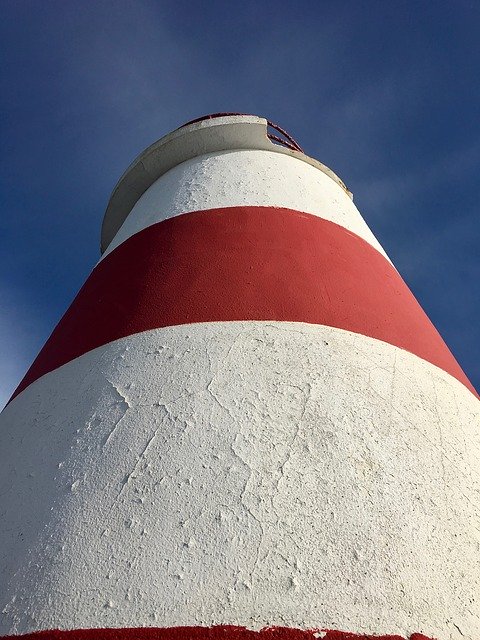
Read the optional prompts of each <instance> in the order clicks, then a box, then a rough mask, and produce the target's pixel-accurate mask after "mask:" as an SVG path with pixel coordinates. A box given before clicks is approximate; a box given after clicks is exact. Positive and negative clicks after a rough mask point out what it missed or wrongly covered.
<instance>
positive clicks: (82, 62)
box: [0, 0, 480, 405]
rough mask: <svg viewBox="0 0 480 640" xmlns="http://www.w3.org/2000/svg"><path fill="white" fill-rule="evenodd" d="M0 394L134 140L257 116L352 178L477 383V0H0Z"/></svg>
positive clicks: (80, 271) (75, 284) (93, 242)
mask: <svg viewBox="0 0 480 640" xmlns="http://www.w3.org/2000/svg"><path fill="white" fill-rule="evenodd" d="M1 8H2V23H1V26H0V43H1V44H0V47H1V49H2V51H1V59H2V61H3V62H2V64H1V67H0V74H1V77H0V95H1V96H2V97H1V101H2V125H1V126H2V134H1V135H2V142H1V145H0V155H1V159H0V160H1V164H0V179H1V198H2V203H1V215H0V405H1V404H2V403H3V402H4V401H6V400H7V399H8V396H9V394H10V393H11V391H12V390H13V388H14V387H15V386H16V384H17V383H18V382H19V380H20V378H21V377H22V376H23V374H24V372H25V370H26V369H27V368H28V366H29V364H30V363H31V361H32V360H33V358H34V357H35V355H36V353H37V352H38V350H39V349H40V348H41V346H42V345H43V343H44V342H45V340H46V338H47V337H48V335H49V334H50V332H51V330H52V329H53V327H54V325H55V324H56V322H57V321H58V319H59V318H60V316H61V315H62V313H63V312H64V310H65V309H66V308H67V306H68V305H69V303H70V301H71V300H72V298H73V297H74V295H75V293H76V292H77V290H78V289H79V287H80V286H81V285H82V283H83V281H84V280H85V278H86V276H87V274H88V273H89V271H90V269H91V268H92V266H93V265H94V264H95V262H96V261H97V259H98V256H99V235H100V225H101V220H102V216H103V213H104V209H105V206H106V203H107V201H108V197H109V194H110V192H111V190H112V188H113V186H114V184H115V182H116V181H117V179H118V177H119V176H120V174H121V173H122V172H123V171H124V169H125V168H126V167H127V165H128V164H129V163H130V161H131V160H132V159H133V158H134V156H135V155H136V154H137V153H139V152H140V151H141V150H143V149H144V148H145V147H146V146H147V145H149V144H150V143H151V142H153V141H154V140H156V139H158V138H159V137H161V136H162V135H164V134H165V133H168V132H169V131H170V130H171V129H174V128H176V127H177V126H179V125H180V124H182V123H183V122H185V121H187V120H190V119H192V118H195V117H197V116H200V115H203V114H205V113H209V112H216V111H239V112H247V113H254V114H257V115H262V116H266V117H268V118H269V119H270V120H273V121H275V122H278V123H279V124H280V125H282V126H283V127H284V128H286V129H287V130H288V131H289V132H290V133H291V134H292V135H293V136H294V137H295V138H296V139H297V140H298V141H299V143H300V144H301V146H303V148H304V149H305V151H306V153H308V154H309V155H312V156H314V157H316V158H318V159H319V160H320V161H321V162H323V163H325V164H327V165H328V166H329V167H331V168H332V169H333V170H334V171H335V172H337V173H338V174H339V175H340V177H341V178H342V179H343V180H344V181H345V182H346V184H347V185H348V186H349V188H350V189H351V190H352V191H353V193H354V199H355V202H356V204H357V206H358V207H359V209H360V211H361V212H362V214H363V215H364V217H365V219H366V220H367V222H368V223H369V225H370V226H371V227H372V229H373V231H374V233H375V234H376V235H377V237H378V238H379V240H380V242H381V243H382V244H383V246H384V248H385V249H386V251H387V253H388V254H389V255H390V257H391V258H392V260H393V262H394V263H395V265H396V266H397V268H398V270H399V271H400V273H401V274H402V275H403V276H404V278H405V279H406V281H407V283H408V284H409V285H410V287H411V289H412V290H413V292H414V293H415V295H416V296H417V298H418V299H419V300H420V302H421V304H422V306H423V307H424V308H425V310H426V311H427V313H428V314H429V316H430V318H431V319H432V321H433V322H434V323H435V324H436V326H437V328H438V329H439V331H440V333H441V334H442V335H443V337H444V338H445V340H446V342H447V344H448V345H449V347H450V348H451V349H452V351H453V352H454V354H455V355H456V357H457V359H458V360H459V362H460V364H461V365H462V367H463V368H464V370H465V371H466V373H467V375H469V377H470V379H471V380H472V382H473V384H474V385H475V386H476V387H477V389H478V388H479V387H480V363H479V352H480V348H479V344H480V325H479V322H478V317H479V314H480V299H479V298H480V296H479V284H478V283H479V282H480V249H479V246H480V229H479V227H480V225H479V211H480V207H479V197H480V180H479V178H480V127H479V121H480V118H479V114H480V83H479V77H480V76H479V74H480V71H479V70H480V44H479V42H480V36H479V34H480V0H474V1H468V0H455V1H453V0H451V1H450V2H445V1H444V2H442V1H441V0H429V1H427V0H415V1H414V0H411V1H409V2H403V1H401V0H398V1H397V0H392V1H391V2H385V1H381V2H376V1H368V0H365V1H363V2H362V1H360V0H355V1H353V0H352V1H342V0H337V1H333V0H332V1H328V2H323V1H321V0H317V1H315V2H302V1H298V2H291V3H289V2H286V1H285V0H278V1H277V2H268V1H264V2H251V1H249V0H245V1H244V2H242V3H233V2H231V3H230V2H225V0H223V1H222V2H216V1H214V2H205V3H197V2H193V1H191V2H185V1H183V0H177V1H175V2H173V1H165V2H162V1H154V0H131V1H127V0H117V1H116V2H112V1H109V2H107V1H104V0H95V1H93V0H82V1H80V0H76V1H73V0H59V1H57V0H35V1H33V0H13V1H9V0H2V2H1Z"/></svg>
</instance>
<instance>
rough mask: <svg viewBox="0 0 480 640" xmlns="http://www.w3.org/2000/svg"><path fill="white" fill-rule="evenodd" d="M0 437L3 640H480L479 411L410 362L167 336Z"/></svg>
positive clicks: (358, 352) (384, 347) (228, 332)
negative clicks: (267, 632) (220, 636)
mask: <svg viewBox="0 0 480 640" xmlns="http://www.w3.org/2000/svg"><path fill="white" fill-rule="evenodd" d="M0 422H1V427H0V428H1V436H2V460H3V462H2V465H1V466H0V487H1V492H2V496H1V504H2V505H3V506H2V512H1V515H0V572H1V574H2V576H4V577H3V578H2V580H1V581H0V611H1V612H2V614H1V623H0V633H3V634H8V633H15V634H17V633H23V632H27V631H33V630H37V629H47V628H52V627H61V628H63V627H65V628H75V627H76V628H78V627H104V626H111V627H115V626H129V627H135V626H142V625H148V626H167V625H182V624H184V625H194V624H199V625H211V624H220V623H232V624H239V625H246V626H248V627H253V628H258V627H261V626H263V625H275V624H279V625H288V626H298V627H330V628H335V629H343V630H349V631H352V632H357V633H360V632H370V633H375V634H381V633H390V634H395V633H398V634H401V635H405V636H407V635H408V634H410V633H413V632H423V633H425V634H427V635H429V636H430V635H431V636H434V637H438V638H441V639H442V640H450V639H455V640H460V638H462V639H463V640H466V639H469V640H478V638H479V637H480V605H479V597H478V596H479V593H480V581H479V578H480V566H479V562H480V553H479V548H480V531H479V507H478V505H479V489H480V482H479V452H480V429H479V427H480V403H479V402H478V400H477V399H476V398H475V397H474V396H473V395H472V394H471V393H470V392H469V391H468V390H467V389H466V388H465V387H464V386H463V385H462V384H461V383H460V382H458V381H457V380H456V379H454V378H452V377H451V376H449V375H448V374H447V373H445V372H444V371H442V370H440V369H438V368H436V367H435V366H433V365H431V364H429V363H427V362H425V361H423V360H421V359H419V358H417V357H416V356H414V355H412V354H410V353H408V352H406V351H403V350H401V349H398V348H395V347H392V346H390V345H388V344H385V343H383V342H380V341H377V340H374V339H371V338H366V337H363V336H360V335H356V334H352V333H349V332H346V331H342V330H339V329H333V328H329V327H323V326H312V325H306V324H301V323H275V322H268V323H267V322H236V323H208V324H196V325H184V326H179V327H171V328H165V329H158V330H154V331H149V332H145V333H141V334H137V335H134V336H131V337H129V338H125V339H122V340H118V341H116V342H113V343H110V344H107V345H105V346H103V347H101V348H98V349H96V350H94V351H92V352H90V353H87V354H86V355H84V356H82V357H80V358H77V359H76V360H74V361H72V362H70V363H68V364H66V365H64V366H63V367H61V368H59V369H57V370H56V371H53V372H51V373H49V374H47V375H45V376H43V377H42V378H40V379H39V380H37V381H36V382H34V383H33V384H32V385H31V386H30V387H28V388H27V389H26V390H25V391H23V392H22V393H21V394H20V395H19V396H18V397H17V398H16V399H15V400H14V401H13V402H12V403H11V404H10V405H9V406H7V408H6V409H5V410H4V412H3V413H2V414H1V417H0Z"/></svg>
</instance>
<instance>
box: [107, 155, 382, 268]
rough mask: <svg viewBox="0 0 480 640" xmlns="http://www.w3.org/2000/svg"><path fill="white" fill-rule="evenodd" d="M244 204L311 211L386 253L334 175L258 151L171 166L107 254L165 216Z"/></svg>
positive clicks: (124, 227) (291, 158)
mask: <svg viewBox="0 0 480 640" xmlns="http://www.w3.org/2000/svg"><path fill="white" fill-rule="evenodd" d="M246 205H254V206H259V207H262V206H265V207H285V208H288V209H295V210H297V211H303V212H305V213H311V214H313V215H316V216H319V217H321V218H324V219H326V220H330V221H332V222H335V223H336V224H339V225H341V226H343V227H345V228H346V229H348V230H349V231H351V232H353V233H355V234H357V235H358V236H360V237H361V238H363V239H364V240H366V241H367V242H369V243H370V244H371V245H372V246H373V247H375V248H376V249H377V250H378V251H380V252H381V253H382V254H383V255H386V254H385V252H384V250H383V249H382V247H381V246H380V244H379V242H378V240H377V239H376V238H375V236H374V235H373V233H372V232H371V231H370V229H369V227H368V226H367V224H366V222H365V221H364V220H363V218H362V216H361V215H360V213H359V211H358V209H357V208H356V206H355V205H354V203H353V202H352V200H351V199H350V197H349V196H348V194H347V192H346V191H345V190H344V189H343V188H342V187H341V186H340V185H339V184H337V183H336V182H335V181H334V180H332V178H330V177H329V176H327V175H326V174H325V173H323V172H322V171H320V170H319V169H317V168H315V167H313V166H311V165H309V164H307V163H306V162H303V161H302V160H299V159H297V158H295V157H291V156H288V155H283V154H280V153H275V152H272V151H259V150H240V151H224V152H221V153H220V152H217V153H214V154H206V155H202V156H198V157H196V158H192V159H191V160H187V161H186V162H183V163H182V164H179V165H177V166H175V167H173V169H170V170H169V171H168V172H167V173H165V174H164V175H162V176H161V177H160V178H158V180H157V181H156V182H154V183H153V184H152V186H151V187H150V188H149V189H147V191H146V192H145V193H144V194H143V195H142V196H141V198H140V199H139V200H138V202H137V203H136V204H135V206H134V207H133V209H132V210H131V212H130V214H129V215H128V217H127V219H126V220H125V222H124V223H123V225H122V226H121V228H120V230H119V231H118V233H117V235H116V236H115V238H114V239H113V241H112V242H111V244H110V245H109V247H108V249H107V250H106V251H105V253H104V254H103V255H104V256H106V255H108V253H110V251H112V250H113V249H114V248H115V247H117V246H118V245H119V244H121V243H122V242H124V241H125V240H126V239H127V238H129V237H130V236H132V235H133V234H135V233H137V232H138V231H141V230H142V229H144V228H145V227H148V226H150V225H152V224H155V223H156V222H160V221H161V220H166V219H167V218H172V217H174V216H178V215H180V214H182V213H187V212H190V211H199V210H204V209H216V208H220V207H236V206H246Z"/></svg>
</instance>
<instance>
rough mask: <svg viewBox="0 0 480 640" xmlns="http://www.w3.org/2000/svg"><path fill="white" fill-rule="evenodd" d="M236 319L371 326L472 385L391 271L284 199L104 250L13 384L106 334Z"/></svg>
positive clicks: (361, 329) (217, 213)
mask: <svg viewBox="0 0 480 640" xmlns="http://www.w3.org/2000/svg"><path fill="white" fill-rule="evenodd" d="M235 320H266V321H268V320H273V321H291V322H307V323H312V324H320V325H328V326H332V327H337V328H340V329H346V330H349V331H353V332H355V333H359V334H363V335H365V336H370V337H372V338H377V339H378V340H382V341H384V342H388V343H390V344H392V345H395V346H397V347H400V348H402V349H406V350H407V351H410V352H411V353H414V354H416V355H417V356H419V357H421V358H423V359H424V360H427V361H428V362H431V363H432V364H434V365H436V366H438V367H441V368H442V369H444V370H445V371H447V372H448V373H450V374H451V375H452V376H455V377H456V378H457V379H458V380H460V381H461V382H462V383H463V384H465V385H466V386H467V387H468V388H469V389H470V390H471V391H472V392H473V393H475V394H476V392H475V390H474V388H473V386H472V385H471V383H470V382H469V381H468V379H467V377H466V376H465V374H464V373H463V371H462V370H461V368H460V367H459V365H458V364H457V362H456V360H455V358H454V357H453V355H452V354H451V352H450V351H449V350H448V348H447V346H446V345H445V343H444V342H443V340H442V338H441V337H440V335H439V334H438V332H437V331H436V329H435V328H434V326H433V325H432V323H431V322H430V320H429V319H428V318H427V316H426V315H425V313H424V312H423V310H422V308H421V307H420V305H419V304H418V302H417V301H416V300H415V298H414V296H413V295H412V293H411V292H410V290H409V289H408V287H407V286H406V284H405V283H404V281H403V280H402V279H401V277H400V276H399V274H398V272H397V271H396V270H395V268H394V267H393V266H392V265H391V264H390V263H389V262H388V260H386V259H385V258H384V256H382V255H381V254H380V253H379V252H378V251H377V250H376V249H374V248H373V247H372V246H371V245H370V244H368V243H367V242H366V241H365V240H363V239H361V238H359V237H358V236H357V235H355V234H353V233H351V232H350V231H347V230H346V229H345V228H343V227H341V226H339V225H337V224H335V223H333V222H329V221H327V220H323V219H322V218H318V217H316V216H313V215H310V214H306V213H300V212H298V211H292V210H290V209H279V208H273V207H231V208H230V207H228V208H222V209H211V210H208V211H198V212H193V213H189V214H184V215H181V216H177V217H174V218H170V219H168V220H165V221H163V222H160V223H157V224H155V225H153V226H150V227H148V228H146V229H144V230H142V231H140V232H139V233H137V234H135V235H134V236H132V237H131V238H129V239H128V240H127V241H125V242H124V243H123V244H121V245H120V246H119V247H117V248H116V249H115V250H114V251H113V252H112V253H111V254H110V255H108V256H107V257H105V258H104V260H102V261H101V262H100V263H99V264H98V265H97V266H96V268H95V269H94V271H93V272H92V274H91V275H90V277H89V278H88V279H87V281H86V283H85V285H84V286H83V287H82V289H81V290H80V292H79V293H78V295H77V297H76V298H75V300H74V301H73V303H72V305H71V306H70V308H69V309H68V311H67V312H66V313H65V315H64V316H63V318H62V320H61V321H60V323H59V324H58V326H57V327H56V329H55V330H54V332H53V333H52V335H51V337H50V338H49V340H48V341H47V343H46V344H45V346H44V348H43V349H42V351H41V352H40V354H39V355H38V357H37V359H36V360H35V362H34V363H33V365H32V366H31V368H30V369H29V371H28V372H27V374H26V376H25V378H24V379H23V380H22V382H21V383H20V385H19V387H18V389H17V390H16V392H15V394H14V395H16V394H18V393H19V392H20V391H22V390H23V389H24V388H25V387H26V386H27V385H28V384H30V383H31V382H33V381H34V380H36V379H37V378H38V377H40V376H41V375H43V374H45V373H47V372H49V371H51V370H53V369H55V368H57V367H59V366H60V365H62V364H65V363H66V362H69V361H70V360H72V359H73V358H76V357H77V356H80V355H82V354H84V353H86V352H87V351H89V350H91V349H94V348H96V347H99V346H101V345H104V344H106V343H108V342H111V341H112V340H116V339H118V338H123V337H125V336H128V335H131V334H133V333H139V332H141V331H146V330H149V329H155V328H158V327H166V326H172V325H179V324H186V323H194V322H213V321H235Z"/></svg>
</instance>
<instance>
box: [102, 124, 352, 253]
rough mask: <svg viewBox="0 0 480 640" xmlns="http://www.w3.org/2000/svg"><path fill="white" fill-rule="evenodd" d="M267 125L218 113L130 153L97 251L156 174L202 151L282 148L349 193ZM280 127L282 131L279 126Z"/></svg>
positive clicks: (327, 169) (276, 150)
mask: <svg viewBox="0 0 480 640" xmlns="http://www.w3.org/2000/svg"><path fill="white" fill-rule="evenodd" d="M269 126H270V123H269V122H268V121H267V120H266V119H265V118H259V117H258V116H252V115H223V114H219V115H213V116H207V117H205V118H200V119H198V120H194V121H192V122H190V123H188V124H186V125H184V126H182V127H180V128H178V129H176V130H175V131H172V133H169V134H168V135H166V136H164V137H163V138H160V140H158V141H157V142H154V143H153V144H152V145H150V146H149V147H148V148H147V149H145V151H143V152H142V153H141V154H140V155H139V156H137V158H135V160H134V161H133V162H132V164H131V165H130V166H129V167H128V169H127V170H126V171H125V173H124V174H123V175H122V177H121V178H120V180H119V181H118V183H117V184H116V186H115V188H114V190H113V192H112V195H111V196H110V200H109V202H108V206H107V210H106V212H105V216H104V219H103V225H102V234H101V252H102V253H103V252H104V251H105V250H106V249H107V247H108V245H109V244H110V242H111V241H112V240H113V238H114V236H115V234H116V233H117V231H118V230H119V229H120V227H121V226H122V224H123V222H124V221H125V219H126V217H127V216H128V214H129V213H130V211H131V210H132V208H133V207H134V205H135V203H136V202H137V201H138V200H139V198H140V197H141V196H142V195H143V194H144V193H145V191H146V190H147V189H148V188H149V187H150V186H151V185H152V184H153V183H154V182H155V181H156V180H157V179H158V178H159V177H160V176H162V175H163V174H164V173H166V172H167V171H169V170H170V169H172V168H173V167H175V166H176V165H178V164H180V163H181V162H185V161H186V160H190V159H191V158H195V157H197V156H201V155H204V154H208V153H218V152H225V151H233V150H239V149H258V150H265V151H273V152H275V153H282V154H285V155H288V156H291V157H293V158H296V159H297V160H301V161H302V162H306V163H308V164H310V165H312V166H314V167H316V168H317V169H319V170H320V171H322V172H323V173H325V174H326V175H328V176H329V177H330V178H331V179H332V180H334V181H335V182H336V183H337V184H338V185H340V186H341V187H342V189H344V190H345V191H346V192H347V193H348V194H349V196H350V197H351V196H352V194H351V193H350V192H349V191H348V189H347V187H346V186H345V185H344V183H343V182H342V181H341V180H340V178H339V177H338V176H337V175H335V173H334V172H333V171H332V170H331V169H329V168H328V167H326V166H325V165H324V164H322V163H321V162H318V160H315V159H313V158H310V157H309V156H307V155H305V154H304V153H303V152H302V151H301V150H300V147H298V145H296V143H294V141H292V139H291V138H290V137H287V138H286V139H285V140H284V139H282V138H280V137H279V136H277V135H271V134H269V133H268V130H269ZM280 132H281V133H284V132H283V131H282V130H281V129H280ZM292 142H293V144H292Z"/></svg>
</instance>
